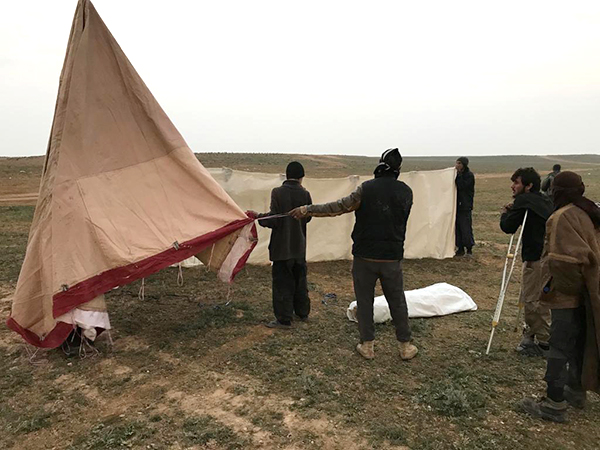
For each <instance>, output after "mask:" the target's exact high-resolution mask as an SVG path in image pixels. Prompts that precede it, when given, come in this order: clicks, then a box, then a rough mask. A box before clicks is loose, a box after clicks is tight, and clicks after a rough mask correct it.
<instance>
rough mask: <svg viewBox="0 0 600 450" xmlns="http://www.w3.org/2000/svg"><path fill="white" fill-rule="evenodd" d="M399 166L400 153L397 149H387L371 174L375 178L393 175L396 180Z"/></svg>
mask: <svg viewBox="0 0 600 450" xmlns="http://www.w3.org/2000/svg"><path fill="white" fill-rule="evenodd" d="M400 166H402V156H401V155H400V151H399V150H398V149H397V148H388V149H387V150H386V151H385V152H383V154H382V155H381V158H379V164H377V167H375V170H374V171H373V173H374V174H375V177H376V178H377V177H380V176H383V175H394V176H395V177H396V178H398V175H400Z"/></svg>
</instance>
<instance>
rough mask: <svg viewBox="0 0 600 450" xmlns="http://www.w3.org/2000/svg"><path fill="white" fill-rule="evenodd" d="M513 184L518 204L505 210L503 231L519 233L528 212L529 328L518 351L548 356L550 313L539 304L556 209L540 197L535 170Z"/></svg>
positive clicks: (524, 285)
mask: <svg viewBox="0 0 600 450" xmlns="http://www.w3.org/2000/svg"><path fill="white" fill-rule="evenodd" d="M511 181H512V186H511V189H512V192H513V198H514V202H513V203H512V204H509V205H506V206H505V207H504V208H503V210H502V216H501V217H500V228H501V229H502V231H504V232H505V233H507V234H513V233H515V232H516V231H517V229H518V228H519V226H521V224H523V218H524V217H525V212H526V211H527V220H526V222H525V225H524V230H523V242H522V245H523V247H522V253H521V254H522V258H523V274H522V279H521V297H520V299H519V303H520V304H522V305H523V306H524V309H525V324H526V326H525V330H524V331H523V337H522V339H521V342H520V343H519V345H518V346H517V351H518V352H519V353H520V354H522V355H526V356H544V355H545V354H546V353H547V352H548V349H549V346H548V339H549V338H550V334H549V333H550V311H549V309H548V308H547V307H546V306H543V305H541V304H540V301H539V297H540V292H541V290H542V272H541V263H540V258H541V256H542V251H543V248H544V234H545V230H546V221H547V220H548V217H550V215H551V214H552V211H553V205H552V202H551V201H550V200H549V199H548V198H546V197H545V196H543V195H542V194H541V193H540V184H541V179H540V175H539V174H538V173H537V172H536V170H535V169H534V168H533V167H526V168H520V169H518V170H517V171H516V172H515V173H514V174H513V176H512V177H511ZM515 257H516V255H515ZM536 340H537V342H536Z"/></svg>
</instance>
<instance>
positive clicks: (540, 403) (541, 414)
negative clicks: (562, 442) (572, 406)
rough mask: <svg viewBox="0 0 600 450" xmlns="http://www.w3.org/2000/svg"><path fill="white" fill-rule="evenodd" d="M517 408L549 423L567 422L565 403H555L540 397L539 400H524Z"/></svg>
mask: <svg viewBox="0 0 600 450" xmlns="http://www.w3.org/2000/svg"><path fill="white" fill-rule="evenodd" d="M518 406H519V407H520V408H521V409H522V410H523V411H524V412H526V413H527V414H529V415H530V416H532V417H535V418H537V419H544V420H549V421H551V422H558V423H564V422H566V421H567V402H566V401H565V400H563V401H562V402H555V401H554V400H552V399H550V398H547V397H542V398H541V399H539V400H534V399H532V398H524V399H523V400H521V401H520V402H519V403H518Z"/></svg>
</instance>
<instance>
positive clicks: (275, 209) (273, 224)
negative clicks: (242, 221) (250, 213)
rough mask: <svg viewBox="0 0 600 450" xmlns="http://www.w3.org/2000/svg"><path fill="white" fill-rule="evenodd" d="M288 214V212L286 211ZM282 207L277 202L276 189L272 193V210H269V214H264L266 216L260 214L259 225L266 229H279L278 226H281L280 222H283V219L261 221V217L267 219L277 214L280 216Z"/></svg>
mask: <svg viewBox="0 0 600 450" xmlns="http://www.w3.org/2000/svg"><path fill="white" fill-rule="evenodd" d="M285 212H287V211H285ZM280 213H281V211H280V206H279V202H278V201H277V192H276V191H275V189H273V190H272V191H271V208H270V210H269V212H268V213H264V214H259V215H258V217H259V220H258V224H259V225H260V226H261V227H266V228H277V225H278V224H279V222H280V221H281V219H282V218H277V219H263V220H260V217H261V216H262V217H267V216H273V215H275V214H280Z"/></svg>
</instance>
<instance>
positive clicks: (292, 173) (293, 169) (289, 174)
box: [285, 161, 304, 180]
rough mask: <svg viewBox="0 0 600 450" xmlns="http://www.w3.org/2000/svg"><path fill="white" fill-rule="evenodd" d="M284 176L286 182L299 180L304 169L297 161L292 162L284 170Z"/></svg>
mask: <svg viewBox="0 0 600 450" xmlns="http://www.w3.org/2000/svg"><path fill="white" fill-rule="evenodd" d="M285 176H286V178H287V179H288V180H289V179H292V180H299V179H300V178H302V177H303V176H304V167H303V166H302V164H300V163H299V162H298V161H292V162H291V163H289V164H288V165H287V167H286V169H285Z"/></svg>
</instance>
